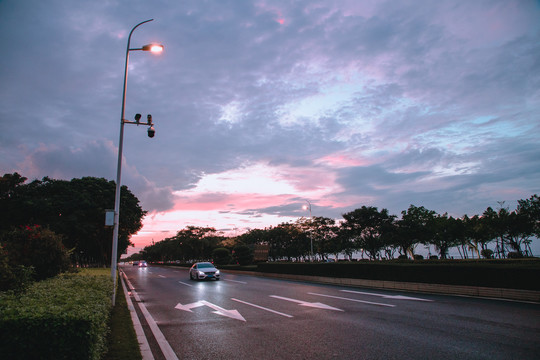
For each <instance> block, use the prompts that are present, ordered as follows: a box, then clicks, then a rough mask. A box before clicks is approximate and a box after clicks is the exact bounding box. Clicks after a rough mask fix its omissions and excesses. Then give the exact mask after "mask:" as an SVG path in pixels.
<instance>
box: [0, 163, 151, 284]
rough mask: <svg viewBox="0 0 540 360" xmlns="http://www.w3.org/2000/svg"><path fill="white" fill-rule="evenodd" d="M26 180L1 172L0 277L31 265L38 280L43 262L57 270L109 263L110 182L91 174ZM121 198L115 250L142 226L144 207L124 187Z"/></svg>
mask: <svg viewBox="0 0 540 360" xmlns="http://www.w3.org/2000/svg"><path fill="white" fill-rule="evenodd" d="M26 181H27V178H25V177H23V176H21V175H20V174H18V173H13V174H4V175H3V176H2V177H0V268H1V269H2V274H3V275H6V274H10V276H7V275H6V276H4V277H2V278H1V279H0V282H2V281H4V283H7V282H10V281H15V280H16V279H17V278H21V276H23V275H24V274H25V273H27V271H26V270H28V269H30V268H33V271H34V275H33V277H34V278H35V279H39V278H42V277H44V275H46V276H45V277H47V276H49V272H48V270H47V267H48V268H49V269H53V268H54V269H57V268H58V271H60V270H62V269H65V268H66V266H69V265H70V264H71V265H77V266H107V265H108V264H110V263H111V252H112V227H106V226H105V210H106V209H113V208H114V198H115V190H116V184H115V182H114V181H109V180H106V179H103V178H94V177H83V178H81V179H72V180H70V181H67V180H55V179H51V178H49V177H44V178H43V179H41V180H33V181H31V182H26ZM120 201H121V206H120V209H121V211H120V228H119V236H118V253H119V254H122V253H124V252H125V251H126V250H127V247H128V246H130V245H132V244H131V242H130V236H131V235H132V234H134V233H136V232H137V231H139V230H140V229H141V227H142V218H143V217H144V215H145V214H146V212H145V211H144V210H143V209H142V208H141V206H140V205H139V200H138V199H137V197H136V196H135V195H133V193H132V192H131V191H130V190H129V189H128V188H127V187H126V186H122V190H121V200H120ZM58 252H60V253H62V254H58ZM47 264H48V265H47ZM17 273H19V274H17ZM19 275H20V276H19ZM23 277H24V276H23ZM2 279H3V280H2ZM10 279H11V280H10ZM6 286H7V285H6Z"/></svg>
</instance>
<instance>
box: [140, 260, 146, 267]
mask: <svg viewBox="0 0 540 360" xmlns="http://www.w3.org/2000/svg"><path fill="white" fill-rule="evenodd" d="M147 266H148V264H147V263H146V261H144V260H143V261H139V267H147Z"/></svg>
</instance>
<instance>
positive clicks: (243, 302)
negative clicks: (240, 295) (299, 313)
mask: <svg viewBox="0 0 540 360" xmlns="http://www.w3.org/2000/svg"><path fill="white" fill-rule="evenodd" d="M231 300H234V301H238V302H239V303H242V304H246V305H249V306H253V307H255V308H257V309H261V310H264V311H268V312H271V313H274V314H277V315H281V316H285V317H288V318H292V317H293V316H292V315H289V314H285V313H282V312H279V311H276V310H272V309H268V308H265V307H262V306H259V305H255V304H252V303H248V302H247V301H243V300H238V299H235V298H231Z"/></svg>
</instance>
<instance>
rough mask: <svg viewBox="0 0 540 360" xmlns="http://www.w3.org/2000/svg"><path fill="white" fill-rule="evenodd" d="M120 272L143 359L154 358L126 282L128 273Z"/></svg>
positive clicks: (151, 359)
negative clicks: (125, 277)
mask: <svg viewBox="0 0 540 360" xmlns="http://www.w3.org/2000/svg"><path fill="white" fill-rule="evenodd" d="M120 274H121V276H120V279H121V282H122V288H123V289H124V296H125V297H126V302H127V307H128V309H129V313H130V314H131V322H132V323H133V328H134V329H135V334H136V335H137V342H138V343H139V348H140V351H141V355H142V358H143V360H154V355H153V354H152V350H150V345H149V344H148V339H147V338H146V335H145V334H144V330H143V328H142V325H141V322H140V321H139V317H138V316H137V312H136V310H135V307H134V306H133V302H132V301H131V296H130V295H129V292H128V289H127V287H126V284H125V279H124V276H126V275H125V274H124V272H123V271H121V272H120Z"/></svg>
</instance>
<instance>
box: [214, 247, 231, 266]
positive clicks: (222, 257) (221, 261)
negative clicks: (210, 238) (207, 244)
mask: <svg viewBox="0 0 540 360" xmlns="http://www.w3.org/2000/svg"><path fill="white" fill-rule="evenodd" d="M212 259H213V260H214V262H215V263H216V264H217V265H227V264H228V263H230V262H231V259H232V257H231V252H230V251H229V249H226V248H216V249H214V250H213V251H212Z"/></svg>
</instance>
